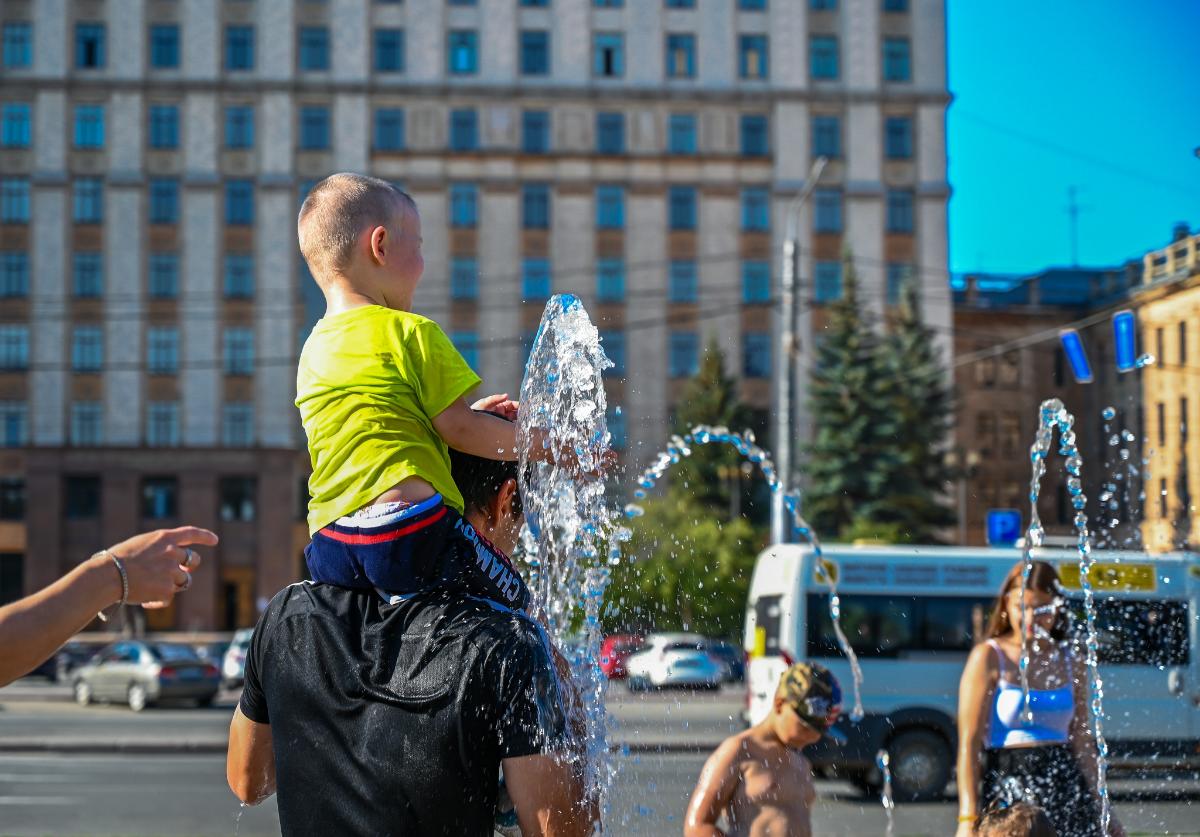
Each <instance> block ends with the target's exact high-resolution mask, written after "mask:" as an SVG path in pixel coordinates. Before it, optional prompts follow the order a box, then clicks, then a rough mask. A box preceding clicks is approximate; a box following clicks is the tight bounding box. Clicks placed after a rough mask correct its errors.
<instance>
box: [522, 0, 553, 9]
mask: <svg viewBox="0 0 1200 837" xmlns="http://www.w3.org/2000/svg"><path fill="white" fill-rule="evenodd" d="M521 5H522V6H540V7H546V6H549V5H550V0H521Z"/></svg>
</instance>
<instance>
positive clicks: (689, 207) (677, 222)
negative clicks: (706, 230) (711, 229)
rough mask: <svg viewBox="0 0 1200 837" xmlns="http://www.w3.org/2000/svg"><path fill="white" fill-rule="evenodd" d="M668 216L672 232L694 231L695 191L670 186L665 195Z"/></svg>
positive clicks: (690, 187)
mask: <svg viewBox="0 0 1200 837" xmlns="http://www.w3.org/2000/svg"><path fill="white" fill-rule="evenodd" d="M667 195H668V197H667V200H668V216H669V218H670V222H671V224H670V226H671V229H673V230H694V229H696V190H695V188H693V187H692V186H672V187H671V189H670V191H669V192H668V193H667Z"/></svg>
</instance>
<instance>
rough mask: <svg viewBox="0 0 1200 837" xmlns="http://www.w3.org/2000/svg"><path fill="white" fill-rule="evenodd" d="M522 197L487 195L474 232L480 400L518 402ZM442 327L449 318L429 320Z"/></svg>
mask: <svg viewBox="0 0 1200 837" xmlns="http://www.w3.org/2000/svg"><path fill="white" fill-rule="evenodd" d="M520 224H521V196H520V193H519V192H517V191H515V190H508V189H505V190H487V191H485V192H484V193H483V196H482V200H481V203H480V228H479V255H480V260H479V271H480V281H479V329H478V336H479V364H478V368H477V369H476V370H475V371H477V372H478V373H479V375H480V377H482V378H483V387H482V388H481V389H480V391H479V395H490V394H492V393H493V392H507V393H509V395H511V396H512V397H513V398H516V397H517V394H518V392H519V391H520V387H521V376H522V374H523V372H524V369H523V368H522V362H523V361H524V355H523V351H522V347H521V345H520V342H519V340H518V338H519V337H520V336H521V318H520V313H521V312H520V308H519V306H518V305H517V301H518V300H519V299H520V294H521V280H520V276H521V256H520V253H519V252H518V250H519V246H520V244H519V242H520V240H521V230H520ZM432 316H433V317H434V319H437V320H438V321H439V322H442V323H443V324H445V323H448V322H449V314H448V312H445V311H439V312H438V313H436V314H433V315H432Z"/></svg>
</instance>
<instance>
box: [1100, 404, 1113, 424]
mask: <svg viewBox="0 0 1200 837" xmlns="http://www.w3.org/2000/svg"><path fill="white" fill-rule="evenodd" d="M1100 415H1102V416H1104V420H1105V421H1112V420H1113V419H1115V418H1116V417H1117V408H1116V407H1105V408H1104V412H1102V413H1101V414H1100Z"/></svg>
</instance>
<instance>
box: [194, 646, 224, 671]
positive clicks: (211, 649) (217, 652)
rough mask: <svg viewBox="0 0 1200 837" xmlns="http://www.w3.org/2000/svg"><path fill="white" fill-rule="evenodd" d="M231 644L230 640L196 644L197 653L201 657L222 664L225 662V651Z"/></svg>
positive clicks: (215, 663)
mask: <svg viewBox="0 0 1200 837" xmlns="http://www.w3.org/2000/svg"><path fill="white" fill-rule="evenodd" d="M229 645H230V643H228V642H209V643H207V644H205V645H198V646H196V653H197V654H199V655H200V659H202V660H205V661H207V662H210V663H212V664H213V665H216V666H220V665H223V664H224V663H225V652H226V651H228V650H229Z"/></svg>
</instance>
